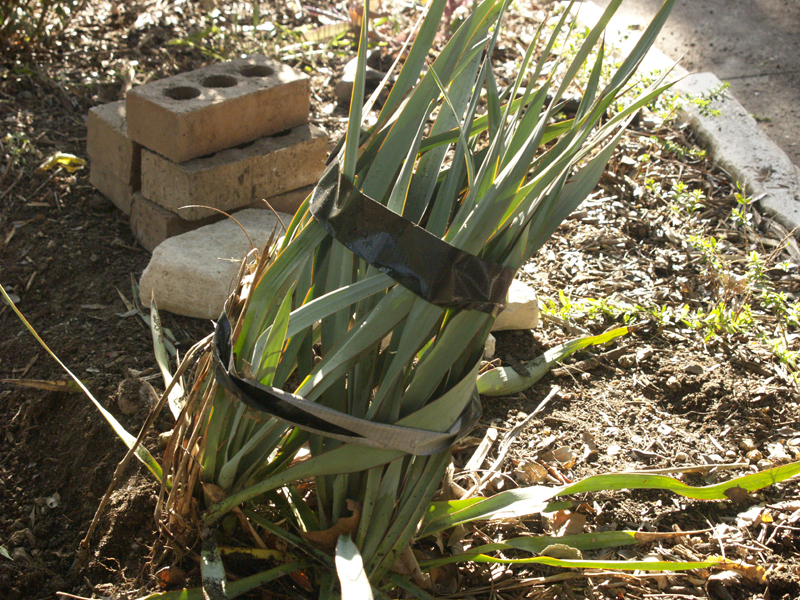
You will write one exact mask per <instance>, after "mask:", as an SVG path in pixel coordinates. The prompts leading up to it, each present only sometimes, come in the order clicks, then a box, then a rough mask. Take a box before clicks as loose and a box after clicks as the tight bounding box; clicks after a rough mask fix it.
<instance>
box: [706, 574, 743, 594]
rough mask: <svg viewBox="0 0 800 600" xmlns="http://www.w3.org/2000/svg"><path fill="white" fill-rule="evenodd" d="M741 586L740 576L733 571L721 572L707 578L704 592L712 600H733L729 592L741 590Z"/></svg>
mask: <svg viewBox="0 0 800 600" xmlns="http://www.w3.org/2000/svg"><path fill="white" fill-rule="evenodd" d="M742 584H743V581H742V576H741V575H739V574H738V573H736V572H735V571H722V572H720V573H714V574H713V575H711V577H709V578H708V580H707V581H706V592H707V593H708V597H709V598H711V599H712V600H733V596H731V594H730V592H729V590H730V591H734V590H737V591H738V590H741V589H742Z"/></svg>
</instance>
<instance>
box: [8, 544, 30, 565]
mask: <svg viewBox="0 0 800 600" xmlns="http://www.w3.org/2000/svg"><path fill="white" fill-rule="evenodd" d="M11 560H13V561H14V562H20V561H23V560H24V561H26V562H30V561H31V555H30V554H28V551H27V550H25V548H23V547H22V546H20V547H19V548H14V550H13V551H12V552H11Z"/></svg>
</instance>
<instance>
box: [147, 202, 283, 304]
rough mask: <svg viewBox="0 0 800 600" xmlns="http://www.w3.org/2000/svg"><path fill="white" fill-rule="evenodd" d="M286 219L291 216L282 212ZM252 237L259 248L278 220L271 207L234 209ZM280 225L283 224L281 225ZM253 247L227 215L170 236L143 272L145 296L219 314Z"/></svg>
mask: <svg viewBox="0 0 800 600" xmlns="http://www.w3.org/2000/svg"><path fill="white" fill-rule="evenodd" d="M279 216H280V218H281V220H282V221H283V222H284V223H286V224H288V223H289V221H290V220H291V218H292V216H291V215H288V214H282V213H279ZM236 219H237V221H239V223H241V224H242V225H243V226H244V228H245V229H246V230H247V233H248V234H249V236H250V238H251V239H252V240H253V243H254V244H255V245H256V246H257V247H259V248H261V247H262V246H263V245H264V244H266V243H267V241H268V240H269V236H270V235H271V233H272V231H273V229H274V227H275V226H276V224H277V223H278V221H277V218H276V216H275V214H274V213H273V212H272V211H269V210H260V209H247V210H243V211H241V212H239V213H237V215H236ZM279 227H280V226H279ZM250 250H251V246H250V242H249V240H248V239H247V237H246V236H245V235H244V233H243V232H242V230H241V229H240V228H239V226H238V225H237V224H236V223H234V222H233V221H231V220H230V219H225V220H223V221H219V222H217V223H213V224H211V225H206V226H204V227H201V228H199V229H195V230H194V231H189V232H188V233H184V234H182V235H178V236H175V237H172V238H169V239H168V240H166V241H165V242H163V243H162V244H160V245H159V246H158V247H157V248H156V249H155V251H154V252H153V257H152V258H151V260H150V264H148V265H147V268H146V269H145V270H144V273H143V274H142V278H141V281H140V283H139V291H140V295H141V298H142V299H143V300H142V301H143V302H145V303H149V302H150V296H151V294H155V298H156V302H157V304H158V307H159V309H160V310H166V311H169V312H172V313H176V314H179V315H185V316H188V317H195V318H198V319H217V318H218V317H219V315H220V313H221V312H222V308H223V306H224V304H225V300H226V299H227V298H228V295H229V293H230V292H231V291H232V290H233V288H234V286H235V285H236V281H235V279H236V276H237V275H238V273H239V266H240V265H241V261H242V260H243V259H244V258H245V256H246V255H247V253H248V252H249V251H250Z"/></svg>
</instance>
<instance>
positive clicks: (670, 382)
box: [667, 375, 681, 390]
mask: <svg viewBox="0 0 800 600" xmlns="http://www.w3.org/2000/svg"><path fill="white" fill-rule="evenodd" d="M667 387H668V388H669V389H671V390H676V389H678V388H679V387H681V382H680V381H678V378H677V377H675V376H674V375H673V376H671V377H670V378H669V379H667Z"/></svg>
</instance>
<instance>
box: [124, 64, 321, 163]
mask: <svg viewBox="0 0 800 600" xmlns="http://www.w3.org/2000/svg"><path fill="white" fill-rule="evenodd" d="M308 111H309V80H308V77H306V76H305V75H303V74H302V73H300V72H298V71H295V70H294V69H292V68H291V67H289V66H287V65H284V64H282V63H279V62H276V61H272V60H268V59H267V58H265V57H263V56H260V55H252V56H250V57H247V58H242V59H236V60H232V61H229V62H225V63H217V64H213V65H209V66H207V67H203V68H202V69H197V70H195V71H190V72H188V73H182V74H180V75H175V76H173V77H168V78H166V79H161V80H158V81H153V82H151V83H147V84H145V85H141V86H138V87H135V88H133V89H132V90H131V91H129V92H128V95H127V112H128V135H129V136H130V137H131V139H132V140H135V141H136V142H138V143H140V144H141V145H142V146H144V147H145V148H149V149H150V150H153V151H155V152H158V153H159V154H161V155H163V156H165V157H167V158H168V159H170V160H171V161H174V162H178V163H179V162H184V161H186V160H190V159H192V158H197V157H198V156H204V155H206V154H210V153H212V152H219V151H220V150H224V149H225V148H231V147H233V146H237V145H239V144H243V143H246V142H251V141H253V140H256V139H258V138H260V137H262V136H265V135H271V134H274V133H278V132H281V131H284V130H286V129H291V128H292V127H296V126H297V125H301V124H303V123H306V122H308Z"/></svg>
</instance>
